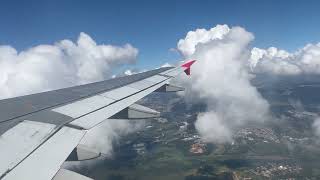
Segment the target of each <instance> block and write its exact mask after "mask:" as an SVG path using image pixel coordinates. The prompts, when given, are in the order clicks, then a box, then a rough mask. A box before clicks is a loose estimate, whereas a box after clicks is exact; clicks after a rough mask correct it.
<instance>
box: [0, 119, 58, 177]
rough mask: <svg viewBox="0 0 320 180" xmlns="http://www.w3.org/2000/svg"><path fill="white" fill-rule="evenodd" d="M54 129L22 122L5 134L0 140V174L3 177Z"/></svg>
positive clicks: (42, 124)
mask: <svg viewBox="0 0 320 180" xmlns="http://www.w3.org/2000/svg"><path fill="white" fill-rule="evenodd" d="M54 128H55V125H53V124H47V123H41V122H34V121H23V122H21V123H19V124H17V125H16V126H14V127H13V128H11V129H10V130H9V131H7V132H5V133H4V134H3V135H2V136H1V138H0V147H1V148H0V159H1V163H0V174H1V175H4V174H5V173H6V172H8V171H9V170H10V169H12V168H14V167H15V166H16V165H17V164H18V163H20V162H21V161H22V160H23V159H24V158H25V157H26V156H27V155H28V154H30V153H31V152H32V151H33V150H34V149H35V148H36V147H37V146H38V145H39V144H41V143H42V142H43V141H44V139H45V138H46V137H47V136H48V135H50V133H51V132H52V131H53V129H54ZM0 179H1V176H0Z"/></svg>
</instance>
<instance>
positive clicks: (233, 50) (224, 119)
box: [178, 25, 269, 142]
mask: <svg viewBox="0 0 320 180" xmlns="http://www.w3.org/2000/svg"><path fill="white" fill-rule="evenodd" d="M253 39H254V36H253V35H252V34H251V33H249V32H247V31H246V30H245V29H243V28H241V27H233V28H229V27H228V26H227V25H218V26H216V27H214V28H212V29H210V30H205V29H198V30H195V31H191V32H188V34H187V36H186V38H185V39H182V40H180V41H179V43H178V49H179V51H180V52H181V53H182V54H183V55H184V57H185V58H186V59H196V60H197V62H196V63H195V64H194V65H193V67H192V73H191V74H192V75H191V77H190V78H186V76H183V78H185V79H183V82H184V84H185V86H187V91H186V95H185V96H186V97H187V98H188V97H191V98H193V99H198V100H201V101H202V102H205V103H206V104H207V108H208V109H207V112H205V113H203V114H201V115H199V116H198V119H197V121H196V129H197V130H198V131H199V133H200V134H201V135H202V137H203V138H204V139H205V140H207V141H209V142H225V141H231V139H232V133H233V132H234V131H235V130H236V129H237V128H239V127H242V126H244V125H246V124H248V123H250V122H262V121H264V120H266V119H267V118H268V112H269V104H268V102H267V101H266V100H264V99H263V98H262V97H261V95H260V94H259V92H258V91H257V90H256V88H255V87H254V86H252V85H251V83H250V75H249V72H248V70H249V69H248V68H247V64H248V59H249V57H250V50H249V48H248V44H249V43H250V42H251V41H252V40H253Z"/></svg>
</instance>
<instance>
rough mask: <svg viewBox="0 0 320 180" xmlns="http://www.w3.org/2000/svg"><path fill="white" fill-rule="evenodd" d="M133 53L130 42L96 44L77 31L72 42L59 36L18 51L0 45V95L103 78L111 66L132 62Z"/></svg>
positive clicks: (136, 52)
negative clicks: (51, 43) (59, 39)
mask: <svg viewBox="0 0 320 180" xmlns="http://www.w3.org/2000/svg"><path fill="white" fill-rule="evenodd" d="M137 54H138V50H137V49H136V48H134V47H133V46H131V45H130V44H126V45H124V46H113V45H98V44H97V43H96V42H95V41H94V40H93V39H92V38H91V37H90V36H89V35H87V34H85V33H80V35H79V38H78V40H77V42H76V43H74V42H72V41H71V40H62V41H59V42H57V43H55V44H53V45H38V46H35V47H31V48H29V49H26V50H23V51H21V52H18V51H17V50H16V49H14V48H13V47H11V46H6V45H2V46H0V68H1V71H0V86H1V89H0V98H1V99H3V98H9V97H13V96H19V95H25V94H30V93H35V92H40V91H47V90H52V89H57V88H62V87H67V86H73V85H79V84H83V83H89V82H94V81H99V80H103V79H105V78H109V77H110V76H111V73H112V69H113V68H115V67H117V66H120V65H122V64H128V63H133V62H135V60H136V57H137Z"/></svg>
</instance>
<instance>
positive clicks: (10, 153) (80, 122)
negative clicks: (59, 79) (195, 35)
mask: <svg viewBox="0 0 320 180" xmlns="http://www.w3.org/2000/svg"><path fill="white" fill-rule="evenodd" d="M190 62H192V61H190ZM190 62H187V63H185V64H183V65H182V66H180V67H176V68H160V69H156V70H152V71H148V72H145V73H140V74H136V75H132V76H126V77H121V78H115V79H112V80H106V81H102V82H97V83H92V84H88V85H82V86H76V87H71V88H66V89H61V90H55V91H50V92H44V93H39V94H34V95H28V96H22V97H17V98H12V99H6V100H2V101H0V112H1V116H0V119H1V120H0V147H1V149H0V159H1V162H0V179H19V180H20V179H41V180H43V179H54V178H56V179H57V178H58V177H59V179H63V174H67V175H65V176H66V178H67V177H69V178H70V173H69V172H68V173H66V172H67V171H64V170H62V169H60V166H61V165H62V163H63V162H64V161H65V160H66V159H67V158H68V156H69V155H70V154H71V153H72V152H73V151H74V149H75V148H77V146H78V147H79V146H81V144H79V143H80V142H81V139H82V138H83V137H84V136H85V134H86V132H87V131H88V130H90V129H91V128H93V127H95V126H96V125H98V124H100V123H101V122H103V121H104V120H106V119H110V118H115V117H122V118H123V117H125V118H148V117H157V116H158V115H159V113H158V112H156V111H153V110H151V109H150V108H147V107H141V105H136V104H134V103H135V102H136V101H138V100H140V99H142V98H143V97H145V96H147V95H148V94H150V93H152V92H154V91H162V92H163V91H180V90H181V88H179V87H175V86H170V85H169V81H170V79H172V78H173V77H175V76H177V75H178V74H180V73H182V72H183V71H184V72H185V73H186V74H187V75H189V74H190V66H191V64H192V63H193V62H192V63H190ZM3 147H4V148H3ZM79 149H80V148H79ZM80 150H81V149H80ZM89 151H90V150H89ZM89 151H88V152H89ZM85 152H87V151H85ZM82 154H83V153H82ZM85 156H88V155H87V154H86V155H85ZM88 157H90V155H89V156H88ZM35 171H36V172H35ZM57 172H58V173H57ZM62 172H63V173H62ZM71 175H72V173H71ZM75 177H79V176H77V175H75Z"/></svg>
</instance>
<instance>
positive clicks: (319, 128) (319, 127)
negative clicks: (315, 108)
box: [312, 117, 320, 137]
mask: <svg viewBox="0 0 320 180" xmlns="http://www.w3.org/2000/svg"><path fill="white" fill-rule="evenodd" d="M312 127H313V130H314V133H315V135H317V136H318V137H320V117H317V118H316V119H315V120H314V122H313V124H312Z"/></svg>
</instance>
